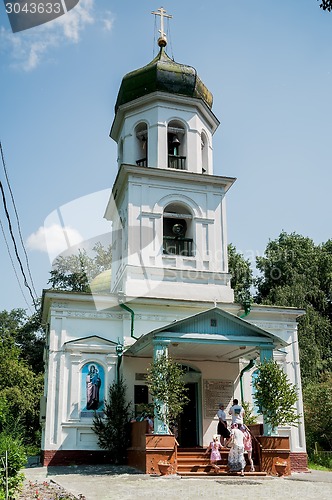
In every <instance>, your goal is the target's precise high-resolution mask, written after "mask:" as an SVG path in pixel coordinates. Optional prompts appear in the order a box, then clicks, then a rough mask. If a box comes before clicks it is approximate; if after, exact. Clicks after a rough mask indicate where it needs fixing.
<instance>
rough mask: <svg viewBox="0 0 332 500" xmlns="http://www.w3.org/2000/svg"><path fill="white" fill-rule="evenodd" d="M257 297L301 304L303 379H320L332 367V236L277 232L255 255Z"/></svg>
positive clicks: (300, 344)
mask: <svg viewBox="0 0 332 500" xmlns="http://www.w3.org/2000/svg"><path fill="white" fill-rule="evenodd" d="M256 263H257V268H258V269H259V271H260V272H261V276H260V277H259V278H258V279H257V281H256V284H257V296H256V300H257V302H258V303H263V304H271V305H280V306H293V307H298V308H302V309H304V310H305V311H306V315H305V316H304V317H302V318H301V319H300V321H299V346H300V357H301V373H302V379H303V381H304V383H305V384H306V383H307V382H309V381H310V380H315V379H316V380H319V378H320V375H321V374H322V373H324V372H329V371H332V350H331V339H332V322H331V320H332V316H331V297H332V242H331V240H329V241H327V242H326V243H324V244H322V245H315V243H314V242H313V240H311V239H310V238H307V237H304V236H301V235H299V234H296V233H291V234H287V233H285V232H282V233H281V234H280V235H279V237H278V238H277V239H276V240H273V241H269V243H268V244H267V247H266V250H265V255H264V256H263V257H258V258H257V259H256Z"/></svg>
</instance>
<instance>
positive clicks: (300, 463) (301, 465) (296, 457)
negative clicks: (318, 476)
mask: <svg viewBox="0 0 332 500" xmlns="http://www.w3.org/2000/svg"><path fill="white" fill-rule="evenodd" d="M289 458H290V463H291V471H292V472H309V471H308V455H307V454H306V453H296V452H294V451H291V452H290V454H289Z"/></svg>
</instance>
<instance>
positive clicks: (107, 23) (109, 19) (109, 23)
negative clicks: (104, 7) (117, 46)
mask: <svg viewBox="0 0 332 500" xmlns="http://www.w3.org/2000/svg"><path fill="white" fill-rule="evenodd" d="M113 23H114V17H113V14H112V12H111V11H110V10H108V11H106V12H105V15H104V19H103V27H104V30H105V31H111V30H112V28H113Z"/></svg>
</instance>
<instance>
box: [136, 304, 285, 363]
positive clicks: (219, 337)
mask: <svg viewBox="0 0 332 500" xmlns="http://www.w3.org/2000/svg"><path fill="white" fill-rule="evenodd" d="M158 344H163V345H169V347H170V348H171V349H172V347H178V345H177V344H181V345H182V347H183V348H184V347H185V350H186V353H187V354H188V352H189V351H191V352H192V354H195V355H196V356H198V355H199V352H200V353H201V355H202V356H205V357H206V356H207V355H208V357H209V358H210V359H213V358H215V357H218V358H219V359H220V358H221V357H226V358H227V353H230V352H232V353H233V355H234V358H233V359H235V358H237V359H238V358H239V357H248V358H249V359H254V358H256V357H257V356H258V355H259V353H260V352H261V351H262V350H265V349H267V350H269V351H270V352H272V350H273V349H276V348H280V347H283V346H285V345H286V343H285V342H284V341H283V340H282V339H281V338H279V337H277V336H276V335H273V334H271V333H270V332H267V331H265V330H263V329H261V328H259V327H257V326H255V325H253V324H251V323H249V322H248V321H245V320H244V319H242V318H239V317H237V316H234V315H233V314H230V313H228V312H226V311H223V310H222V309H220V308H219V307H214V308H213V309H210V310H208V311H204V312H202V313H199V314H196V315H194V316H190V317H188V318H185V319H183V320H180V321H174V322H173V323H170V324H169V325H166V326H165V327H162V328H158V329H156V330H153V331H151V332H149V333H148V334H146V335H144V336H142V337H141V338H139V339H138V340H137V341H136V342H135V343H134V344H133V345H132V346H131V347H130V348H129V349H128V350H127V351H126V354H127V355H133V356H142V355H143V356H145V355H148V356H149V355H150V356H151V355H152V354H153V346H156V345H158ZM183 344H185V346H184V345H183ZM231 346H233V347H232V349H230V347H231ZM182 350H183V349H181V348H180V349H172V351H174V353H177V352H178V354H180V352H181V351H182ZM228 359H230V358H228Z"/></svg>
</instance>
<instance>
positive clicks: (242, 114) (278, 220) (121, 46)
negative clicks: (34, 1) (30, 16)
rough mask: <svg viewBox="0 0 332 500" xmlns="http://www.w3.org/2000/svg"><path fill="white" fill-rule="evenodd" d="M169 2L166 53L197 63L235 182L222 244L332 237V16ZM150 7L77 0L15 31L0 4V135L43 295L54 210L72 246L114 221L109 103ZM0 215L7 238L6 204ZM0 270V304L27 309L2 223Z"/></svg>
mask: <svg viewBox="0 0 332 500" xmlns="http://www.w3.org/2000/svg"><path fill="white" fill-rule="evenodd" d="M163 6H164V8H166V9H167V11H168V12H169V13H171V14H172V15H173V19H172V20H171V21H170V29H171V38H170V40H169V41H170V42H171V43H169V45H168V53H169V55H171V56H174V59H175V60H176V61H178V62H181V63H184V64H189V65H192V66H194V67H195V68H196V69H197V70H198V73H199V75H200V77H201V79H202V80H203V81H204V83H205V84H206V85H207V86H208V88H209V89H210V90H211V91H212V93H213V95H214V105H213V111H214V113H215V114H216V116H217V117H218V118H219V120H220V122H221V124H220V127H219V129H218V130H217V132H216V133H215V135H214V172H215V174H217V175H226V176H233V177H237V179H238V180H237V182H236V183H235V185H234V186H233V187H232V189H231V190H230V191H229V193H228V201H227V215H228V234H229V241H230V242H232V243H233V244H235V246H236V247H237V249H238V250H239V251H242V252H243V253H244V255H245V257H247V258H250V259H252V258H254V256H255V255H261V254H262V253H263V251H264V249H265V247H266V244H267V242H268V240H269V239H274V238H276V237H277V236H278V235H279V233H280V232H281V231H282V230H285V231H287V232H292V231H295V232H298V233H300V234H303V235H305V236H309V237H311V238H313V239H314V241H315V242H316V243H321V242H324V241H326V240H328V239H329V238H331V236H332V235H331V221H330V219H331V209H330V199H331V195H330V189H331V185H332V182H331V181H332V168H331V165H332V161H331V160H332V150H331V137H332V92H331V88H332V52H331V47H332V13H331V14H329V13H325V12H323V11H322V10H321V9H320V8H319V4H318V3H317V2H316V0H278V1H275V0H236V1H235V0H227V1H226V0H209V1H208V2H205V3H204V4H203V2H201V1H197V0H181V1H179V0H177V1H175V0H168V1H167V2H165V3H163ZM158 7H160V4H158V3H156V2H155V0H154V1H151V0H141V1H140V2H133V1H132V0H121V1H119V0H117V1H115V0H114V1H113V0H81V1H80V3H79V6H78V7H75V8H74V9H73V10H72V11H71V12H70V13H68V14H67V15H66V16H63V17H61V18H59V19H58V20H56V21H53V22H50V23H47V24H45V25H43V26H40V27H37V28H33V29H30V30H27V31H25V32H21V33H16V34H12V33H11V31H10V26H9V22H8V19H7V17H6V14H5V8H4V5H3V3H2V2H1V3H0V82H1V94H0V137H1V141H2V145H3V149H4V153H5V159H6V164H7V170H8V175H9V178H10V182H11V187H12V190H13V192H14V196H15V201H16V205H17V210H18V213H19V216H20V223H21V229H22V234H23V238H24V241H25V243H26V246H27V250H28V256H29V261H30V267H31V272H32V276H33V279H34V284H35V288H36V291H37V293H38V295H40V294H41V291H42V289H43V288H46V287H47V281H48V278H49V271H50V268H51V262H50V259H52V258H53V257H54V256H55V255H56V254H57V252H58V251H61V249H63V244H62V243H61V241H60V242H59V241H58V240H59V239H60V240H61V238H62V239H63V237H61V235H57V233H56V231H55V232H54V229H56V227H57V224H58V223H59V218H60V219H61V218H62V220H63V221H64V224H65V225H66V226H68V237H69V240H70V241H71V243H76V242H78V241H80V239H82V238H83V239H87V238H92V237H97V236H98V235H102V234H104V233H106V232H107V231H108V225H107V223H106V222H105V221H103V213H104V207H105V204H106V199H107V194H108V190H109V188H110V187H111V186H112V183H113V180H114V178H115V175H116V171H117V164H116V156H117V155H116V147H115V144H114V143H113V141H112V140H111V139H110V138H109V137H108V134H109V129H110V126H111V123H112V120H113V117H114V104H115V100H116V96H117V92H118V89H119V85H120V82H121V79H122V76H123V75H124V74H125V73H127V72H129V71H131V70H133V69H136V68H139V67H141V66H143V65H145V64H147V63H148V62H149V61H150V60H151V59H152V57H153V56H154V54H155V53H156V46H155V33H154V25H155V21H154V16H152V15H151V14H150V13H151V11H152V10H156V9H157V8H158ZM0 178H1V181H2V182H3V183H4V182H5V179H4V172H3V170H2V168H1V170H0ZM6 195H7V197H8V198H7V200H8V203H10V197H9V194H8V192H7V193H6ZM87 207H90V208H89V210H91V212H90V211H89V210H88V209H87ZM11 216H12V217H13V219H12V220H13V222H14V221H15V219H14V214H13V210H12V208H11ZM0 218H1V221H2V224H3V226H4V228H5V231H6V235H7V238H9V237H8V231H7V229H6V220H5V218H4V213H3V209H2V208H1V209H0ZM45 220H46V221H47V224H46V225H47V226H48V227H51V228H52V227H53V233H52V236H51V235H50V234H47V240H48V249H46V247H45V229H44V224H45ZM8 242H9V245H10V247H11V243H10V241H9V239H8ZM11 253H12V255H14V253H13V250H12V247H11ZM22 259H23V256H22ZM17 272H18V274H19V271H18V270H17ZM0 273H1V290H2V291H1V295H0V310H2V309H8V310H10V309H12V308H15V307H24V308H27V302H28V303H29V304H31V300H30V298H29V293H28V291H27V290H26V289H25V288H24V286H23V283H22V279H21V280H20V281H21V284H22V286H23V288H24V295H25V299H24V298H23V296H22V293H21V291H20V289H19V286H18V283H17V280H16V278H15V275H14V272H13V269H12V267H11V263H10V259H9V256H8V253H7V250H6V246H5V242H4V239H3V235H2V233H1V232H0Z"/></svg>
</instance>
